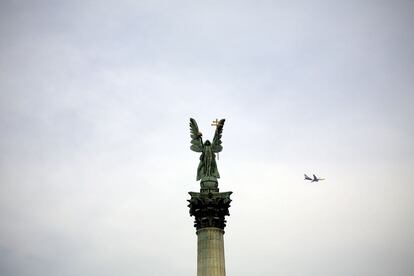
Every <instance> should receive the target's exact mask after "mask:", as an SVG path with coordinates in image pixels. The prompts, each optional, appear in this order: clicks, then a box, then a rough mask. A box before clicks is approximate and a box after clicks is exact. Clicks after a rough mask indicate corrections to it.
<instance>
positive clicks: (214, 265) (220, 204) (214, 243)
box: [188, 182, 232, 276]
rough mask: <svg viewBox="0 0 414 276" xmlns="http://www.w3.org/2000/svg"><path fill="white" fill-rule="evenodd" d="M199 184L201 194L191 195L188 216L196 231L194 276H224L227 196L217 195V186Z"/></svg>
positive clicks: (226, 194)
mask: <svg viewBox="0 0 414 276" xmlns="http://www.w3.org/2000/svg"><path fill="white" fill-rule="evenodd" d="M207 184H208V183H203V182H202V183H201V189H200V193H196V192H190V193H189V194H190V195H191V199H190V200H188V202H189V203H190V204H189V205H188V207H190V215H191V216H194V217H195V220H194V227H195V228H196V229H197V232H196V233H197V276H225V275H226V269H225V263H224V239H223V235H224V228H225V227H226V220H225V216H229V215H230V214H229V208H230V202H231V199H230V195H231V194H232V192H224V193H220V192H219V189H218V187H217V183H216V184H215V185H213V184H214V183H211V185H207Z"/></svg>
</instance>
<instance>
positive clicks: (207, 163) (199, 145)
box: [190, 118, 225, 182]
mask: <svg viewBox="0 0 414 276" xmlns="http://www.w3.org/2000/svg"><path fill="white" fill-rule="evenodd" d="M224 121H225V119H221V120H220V121H217V120H216V122H215V124H214V126H216V132H215V133H214V138H213V142H212V143H210V141H209V140H206V141H205V142H204V143H203V138H202V134H201V132H200V131H199V130H198V126H197V122H196V121H195V120H194V119H193V118H190V131H191V147H190V149H191V150H192V151H195V152H201V156H200V163H199V165H198V168H197V181H198V180H201V182H203V181H215V182H217V178H220V174H219V172H218V169H217V163H216V155H215V153H219V152H220V151H221V150H222V149H223V147H222V146H221V134H222V132H223V125H224Z"/></svg>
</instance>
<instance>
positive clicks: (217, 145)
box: [211, 119, 226, 153]
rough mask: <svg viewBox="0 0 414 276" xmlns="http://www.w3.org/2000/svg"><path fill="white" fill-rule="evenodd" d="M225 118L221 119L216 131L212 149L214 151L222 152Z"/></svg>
mask: <svg viewBox="0 0 414 276" xmlns="http://www.w3.org/2000/svg"><path fill="white" fill-rule="evenodd" d="M225 121H226V120H225V119H221V120H220V121H219V123H218V124H217V128H216V132H215V133H214V138H213V143H212V145H211V149H212V150H213V152H216V153H217V152H220V151H221V150H222V149H223V146H222V145H221V134H222V133H223V126H224V122H225Z"/></svg>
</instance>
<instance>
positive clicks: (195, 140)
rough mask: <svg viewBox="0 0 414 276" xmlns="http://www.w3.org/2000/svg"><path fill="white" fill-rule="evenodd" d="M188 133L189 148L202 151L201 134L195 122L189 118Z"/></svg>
mask: <svg viewBox="0 0 414 276" xmlns="http://www.w3.org/2000/svg"><path fill="white" fill-rule="evenodd" d="M190 134H191V147H190V149H191V150H192V151H195V152H203V140H202V138H201V136H202V134H201V132H200V131H199V130H198V126H197V122H196V121H195V120H194V119H193V118H190Z"/></svg>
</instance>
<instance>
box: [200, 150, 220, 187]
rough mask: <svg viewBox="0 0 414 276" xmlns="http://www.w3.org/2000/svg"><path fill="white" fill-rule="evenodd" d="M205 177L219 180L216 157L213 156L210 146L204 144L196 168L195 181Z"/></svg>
mask: <svg viewBox="0 0 414 276" xmlns="http://www.w3.org/2000/svg"><path fill="white" fill-rule="evenodd" d="M207 176H210V177H211V176H213V177H215V178H220V174H219V172H218V169H217V163H216V155H215V154H214V152H213V150H212V148H211V146H207V145H205V144H204V147H203V153H202V154H201V156H200V163H199V164H198V168H197V181H198V180H200V179H203V178H204V177H207Z"/></svg>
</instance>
